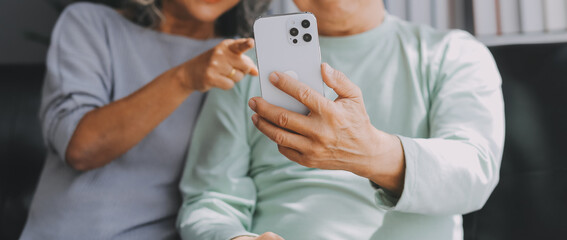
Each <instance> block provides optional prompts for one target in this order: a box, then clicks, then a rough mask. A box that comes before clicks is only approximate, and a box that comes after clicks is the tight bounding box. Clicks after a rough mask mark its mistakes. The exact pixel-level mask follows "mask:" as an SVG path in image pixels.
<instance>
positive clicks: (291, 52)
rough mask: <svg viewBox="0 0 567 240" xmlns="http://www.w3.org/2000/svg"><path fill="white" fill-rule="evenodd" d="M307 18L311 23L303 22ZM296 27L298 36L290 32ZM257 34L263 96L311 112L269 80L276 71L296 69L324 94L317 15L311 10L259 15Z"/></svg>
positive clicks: (305, 79)
mask: <svg viewBox="0 0 567 240" xmlns="http://www.w3.org/2000/svg"><path fill="white" fill-rule="evenodd" d="M304 20H307V21H309V23H310V24H309V27H304V26H303V25H302V22H303V21H304ZM292 28H296V29H297V30H298V34H297V36H293V35H292V33H291V32H290V30H291V29H292ZM305 34H309V35H311V36H312V39H311V40H310V41H306V40H305V39H304V35H305ZM254 38H255V41H256V57H257V61H258V70H259V71H260V88H261V91H262V97H263V98H264V99H266V101H268V102H269V103H271V104H274V105H276V106H280V107H283V108H286V109H288V110H290V111H294V112H298V113H301V114H307V113H308V112H309V109H307V107H305V106H304V105H303V104H302V103H300V102H299V101H297V100H296V99H294V98H293V97H291V96H289V95H288V94H286V93H284V92H282V91H281V90H279V89H278V88H276V87H274V86H273V85H272V83H271V82H270V81H269V75H270V74H271V73H272V72H274V71H279V72H290V71H291V72H292V74H289V75H294V74H293V73H295V75H296V76H297V78H298V80H299V81H301V82H303V83H305V84H307V85H308V86H309V87H311V88H312V89H314V90H315V91H317V92H319V93H320V94H321V95H324V88H323V80H322V78H321V52H320V49H319V35H318V33H317V20H316V19H315V16H314V15H313V14H311V13H297V14H287V15H276V16H270V17H264V18H259V19H257V20H256V22H255V23H254ZM294 39H295V40H297V42H294Z"/></svg>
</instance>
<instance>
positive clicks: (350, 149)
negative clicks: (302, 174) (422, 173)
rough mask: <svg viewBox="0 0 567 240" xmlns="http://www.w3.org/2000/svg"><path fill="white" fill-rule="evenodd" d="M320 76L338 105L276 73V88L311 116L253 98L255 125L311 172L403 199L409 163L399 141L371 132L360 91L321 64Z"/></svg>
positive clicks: (344, 78) (339, 74) (395, 138)
mask: <svg viewBox="0 0 567 240" xmlns="http://www.w3.org/2000/svg"><path fill="white" fill-rule="evenodd" d="M321 74H322V76H323V80H324V81H325V83H326V84H327V86H329V87H330V88H332V89H333V90H335V92H336V93H337V94H338V95H339V97H338V98H337V99H336V100H334V101H331V100H329V99H326V98H325V97H323V96H322V95H321V94H319V93H317V92H315V91H314V90H312V89H311V88H309V87H308V86H307V85H305V84H303V83H301V82H299V81H297V80H295V79H293V78H292V77H290V76H288V75H286V74H284V73H279V72H274V73H272V74H271V75H270V81H271V82H272V84H273V85H274V86H276V87H277V88H279V89H280V90H282V91H284V92H285V93H287V94H289V95H290V96H292V97H294V98H295V99H297V100H298V101H300V102H301V103H303V104H305V106H307V108H309V109H310V110H311V112H310V113H309V115H307V116H304V115H301V114H298V113H295V112H292V111H288V110H286V109H284V108H281V107H277V106H274V105H272V104H270V103H268V102H266V101H265V100H264V99H263V98H261V97H255V98H252V99H250V101H249V106H250V108H251V109H252V110H254V111H255V112H256V113H257V114H254V115H253V116H252V121H253V122H254V125H256V127H257V128H258V129H259V130H260V131H261V132H262V133H264V134H265V135H266V136H268V137H269V138H270V139H271V140H273V141H274V142H276V144H278V149H279V151H280V153H282V154H283V155H284V156H286V157H287V158H289V159H290V160H292V161H294V162H297V163H299V164H301V165H304V166H306V167H312V168H321V169H332V170H347V171H350V172H353V173H355V174H357V175H359V176H362V177H366V178H368V179H370V180H371V181H373V182H375V183H377V184H378V185H380V186H381V187H383V188H386V189H388V190H389V191H391V192H393V193H395V194H398V195H399V194H401V192H402V190H403V183H404V173H405V160H404V154H403V150H402V145H401V142H400V140H399V139H398V138H397V137H396V136H393V135H390V134H387V133H385V132H382V131H380V130H378V129H376V128H374V126H372V124H371V122H370V118H369V117H368V114H367V113H366V109H365V106H364V101H363V98H362V91H361V90H360V88H359V87H358V86H356V85H355V84H354V83H352V82H351V81H350V80H349V79H348V78H347V77H346V76H345V75H344V74H343V73H341V72H339V71H337V70H335V69H333V68H331V67H330V66H329V65H328V64H323V65H322V68H321ZM384 117H388V116H384Z"/></svg>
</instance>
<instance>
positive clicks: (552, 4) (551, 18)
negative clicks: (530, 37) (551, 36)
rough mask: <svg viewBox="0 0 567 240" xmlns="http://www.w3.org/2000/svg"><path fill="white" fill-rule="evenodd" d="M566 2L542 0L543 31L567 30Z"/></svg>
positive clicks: (563, 0)
mask: <svg viewBox="0 0 567 240" xmlns="http://www.w3.org/2000/svg"><path fill="white" fill-rule="evenodd" d="M566 3H567V0H543V9H544V25H545V31H548V32H558V31H565V30H567V18H566V17H565V14H567V4H566Z"/></svg>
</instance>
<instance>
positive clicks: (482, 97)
mask: <svg viewBox="0 0 567 240" xmlns="http://www.w3.org/2000/svg"><path fill="white" fill-rule="evenodd" d="M439 52H440V53H439V55H438V56H437V59H435V60H434V61H432V66H431V68H432V69H433V70H432V71H431V75H430V78H431V79H433V80H434V81H433V84H431V87H430V92H431V93H430V94H431V95H430V96H431V105H430V111H429V129H430V137H429V138H427V139H418V138H409V137H403V136H400V139H401V142H402V145H403V148H404V153H405V159H406V175H405V183H404V190H403V193H402V195H401V197H400V198H399V199H398V198H394V197H392V195H391V194H389V193H388V192H387V191H384V190H383V189H378V191H377V193H376V196H377V202H378V204H379V206H381V207H383V208H386V209H390V210H394V211H401V212H409V213H419V214H431V215H440V214H465V213H468V212H471V211H475V210H478V209H480V208H482V206H483V205H484V203H485V202H486V201H487V199H488V197H489V196H490V194H491V192H492V190H493V189H494V187H495V186H496V184H497V183H498V179H499V171H500V162H501V157H502V150H503V145H504V103H503V98H502V90H501V82H502V81H501V78H500V74H499V72H498V69H497V67H496V64H495V62H494V59H493V57H492V55H491V54H490V52H489V51H488V49H487V48H486V47H484V46H483V45H482V44H480V43H479V42H477V41H476V40H474V39H473V38H472V37H471V36H470V35H468V34H463V33H457V34H453V36H451V38H450V39H449V40H448V41H447V44H446V46H445V47H444V48H443V49H442V50H440V51H439Z"/></svg>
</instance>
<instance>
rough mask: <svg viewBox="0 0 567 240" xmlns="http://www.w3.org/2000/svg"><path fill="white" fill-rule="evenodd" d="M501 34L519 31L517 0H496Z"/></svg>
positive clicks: (518, 6)
mask: <svg viewBox="0 0 567 240" xmlns="http://www.w3.org/2000/svg"><path fill="white" fill-rule="evenodd" d="M498 1H499V3H500V6H499V8H498V9H499V12H500V27H501V29H502V34H504V35H507V34H516V33H520V3H519V2H518V0H498Z"/></svg>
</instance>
